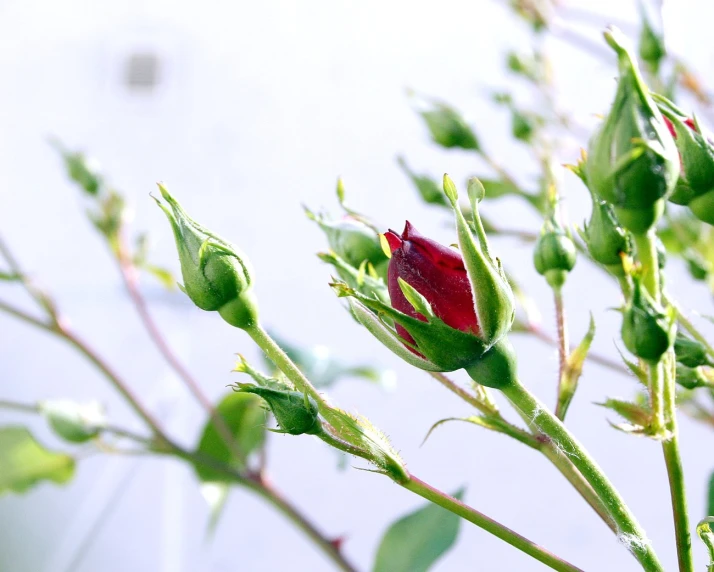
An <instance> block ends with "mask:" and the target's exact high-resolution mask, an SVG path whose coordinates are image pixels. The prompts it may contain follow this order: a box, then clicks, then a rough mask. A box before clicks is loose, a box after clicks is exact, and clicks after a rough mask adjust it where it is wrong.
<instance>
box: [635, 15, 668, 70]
mask: <svg viewBox="0 0 714 572" xmlns="http://www.w3.org/2000/svg"><path fill="white" fill-rule="evenodd" d="M639 53H640V59H642V61H643V62H646V63H647V64H649V67H650V69H651V70H652V73H654V74H656V73H657V71H658V70H659V65H660V62H661V61H662V59H663V58H664V57H665V56H666V55H667V49H666V48H665V45H664V38H663V37H662V34H661V33H658V32H657V31H655V30H654V28H652V24H651V22H650V20H649V18H648V17H647V14H646V13H645V10H644V7H642V30H641V32H640V43H639Z"/></svg>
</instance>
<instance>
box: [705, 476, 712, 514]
mask: <svg viewBox="0 0 714 572" xmlns="http://www.w3.org/2000/svg"><path fill="white" fill-rule="evenodd" d="M706 516H714V473H712V474H711V477H709V490H708V491H707V514H706Z"/></svg>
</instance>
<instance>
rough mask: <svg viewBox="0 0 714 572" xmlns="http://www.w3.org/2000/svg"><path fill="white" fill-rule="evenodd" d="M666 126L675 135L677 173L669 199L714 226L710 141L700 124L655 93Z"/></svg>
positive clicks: (713, 158)
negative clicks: (672, 192) (678, 167)
mask: <svg viewBox="0 0 714 572" xmlns="http://www.w3.org/2000/svg"><path fill="white" fill-rule="evenodd" d="M656 101H657V103H658V105H659V108H660V110H661V111H662V113H663V114H664V117H665V120H666V121H667V126H668V127H669V129H670V132H671V133H672V135H673V136H674V138H675V141H676V145H677V149H678V150H679V157H680V160H681V172H680V177H679V181H678V183H677V188H676V191H675V193H674V194H673V197H672V198H671V200H672V201H673V202H675V203H677V204H680V205H688V206H689V209H690V210H691V211H692V213H693V214H694V216H696V217H697V218H698V219H700V220H702V221H704V222H706V223H708V224H711V225H714V143H712V141H710V140H709V138H708V137H706V136H705V135H704V131H703V130H702V128H701V125H700V124H699V122H698V121H697V119H696V117H695V118H694V119H692V118H690V117H687V116H686V115H685V114H684V112H683V111H682V110H680V109H679V108H678V107H676V106H675V105H674V104H673V103H672V102H671V101H669V100H667V99H666V98H664V97H662V96H656Z"/></svg>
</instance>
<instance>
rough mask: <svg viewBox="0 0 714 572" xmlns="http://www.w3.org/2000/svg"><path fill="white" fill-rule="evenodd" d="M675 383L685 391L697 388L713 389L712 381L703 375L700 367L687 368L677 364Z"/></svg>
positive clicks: (713, 383)
mask: <svg viewBox="0 0 714 572" xmlns="http://www.w3.org/2000/svg"><path fill="white" fill-rule="evenodd" d="M675 371H676V373H675V378H674V379H675V381H676V382H677V383H678V384H679V385H681V386H682V387H684V388H685V389H697V388H698V387H709V388H710V389H712V388H714V382H713V381H712V379H711V378H710V377H709V376H707V375H705V374H704V371H703V370H702V368H701V367H687V366H686V365H682V364H681V363H678V364H677V367H676V370H675Z"/></svg>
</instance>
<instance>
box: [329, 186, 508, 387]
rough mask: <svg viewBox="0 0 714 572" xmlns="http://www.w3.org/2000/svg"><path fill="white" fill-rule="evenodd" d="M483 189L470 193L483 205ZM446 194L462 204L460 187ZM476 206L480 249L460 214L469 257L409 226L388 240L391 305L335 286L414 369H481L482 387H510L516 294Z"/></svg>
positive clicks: (461, 235) (462, 242)
mask: <svg viewBox="0 0 714 572" xmlns="http://www.w3.org/2000/svg"><path fill="white" fill-rule="evenodd" d="M475 186H476V185H475V183H472V185H471V189H470V193H469V194H470V195H471V196H472V197H476V195H477V194H479V199H480V197H482V196H483V187H481V186H480V185H478V189H475ZM444 189H445V191H446V194H447V198H449V201H450V202H452V204H454V203H455V202H456V200H457V197H456V188H455V186H454V184H453V182H452V181H451V179H449V178H448V177H445V179H444ZM476 202H477V199H476V198H473V200H472V208H473V210H474V213H475V214H474V226H475V227H476V229H477V234H478V243H477V242H476V241H475V240H474V237H473V236H472V234H471V230H470V229H469V227H468V226H467V223H466V221H465V219H464V217H463V215H461V212H460V210H459V211H458V215H457V227H458V228H459V242H460V245H461V252H458V251H456V250H453V249H450V248H447V247H445V246H443V245H441V244H439V243H437V242H435V241H433V240H431V239H429V238H426V237H424V236H423V235H421V234H420V233H419V232H417V231H416V229H414V227H413V226H412V225H411V224H410V223H409V222H407V224H406V226H405V229H404V232H402V233H401V234H399V233H397V232H395V231H392V230H390V231H388V232H387V233H386V234H385V235H384V238H385V242H386V246H387V249H388V251H389V252H390V254H391V258H390V261H389V272H388V288H389V294H390V299H391V304H385V303H383V302H381V301H380V300H377V299H376V298H374V297H370V296H366V295H364V294H363V293H361V292H359V291H358V290H356V289H353V288H350V286H349V285H348V284H345V283H335V284H333V285H332V286H333V288H334V289H335V291H336V292H337V294H338V296H347V297H351V298H352V300H350V307H351V309H352V312H353V315H354V316H355V318H356V319H357V320H358V321H359V322H360V323H362V324H363V325H364V326H365V327H366V328H367V329H368V330H369V331H370V332H371V333H372V334H374V335H375V337H377V338H378V339H379V340H380V341H381V342H382V343H384V344H385V345H386V346H387V347H389V349H391V350H392V351H393V352H394V353H396V354H397V355H399V356H400V357H401V358H403V359H404V360H405V361H407V362H409V363H410V364H412V365H414V366H416V367H419V368H421V369H426V370H429V371H454V370H457V369H461V368H465V369H467V371H471V370H473V371H478V372H479V379H477V381H478V382H479V383H483V384H491V386H492V387H503V386H504V385H505V384H507V383H509V381H510V379H511V378H512V377H511V374H512V373H513V370H514V362H513V359H512V353H511V352H510V351H509V350H508V346H507V343H506V341H505V340H504V337H505V334H506V333H507V332H508V331H509V330H510V328H511V325H512V324H513V319H514V303H513V294H512V292H511V289H510V286H509V285H508V282H507V280H506V279H505V276H504V275H503V271H502V269H501V267H500V264H499V263H498V262H495V263H494V262H493V260H492V259H491V257H490V255H489V254H488V251H487V247H488V244H487V242H486V237H485V234H484V233H483V226H482V225H481V224H480V219H479V218H478V209H477V207H476ZM459 216H460V219H459ZM464 229H465V230H464ZM385 319H388V320H390V321H391V322H393V323H394V324H395V329H392V328H391V327H390V325H389V324H388V323H386V322H385ZM479 362H481V363H480V365H479ZM484 363H488V364H491V365H489V366H488V367H485V366H484ZM487 370H488V371H487ZM509 372H510V373H509ZM507 373H508V374H507Z"/></svg>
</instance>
